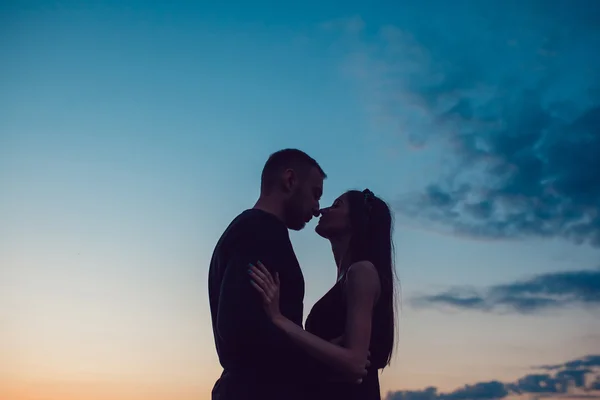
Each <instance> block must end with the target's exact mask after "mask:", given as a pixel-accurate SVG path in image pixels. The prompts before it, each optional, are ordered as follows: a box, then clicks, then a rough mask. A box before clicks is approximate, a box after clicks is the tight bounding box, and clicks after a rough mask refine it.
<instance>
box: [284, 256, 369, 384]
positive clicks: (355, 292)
mask: <svg viewBox="0 0 600 400" xmlns="http://www.w3.org/2000/svg"><path fill="white" fill-rule="evenodd" d="M345 284H346V296H347V316H346V328H345V333H344V342H345V343H344V344H345V347H341V346H338V345H336V344H333V343H330V342H327V341H325V340H323V339H321V338H319V337H318V336H315V335H313V334H312V333H310V332H307V331H305V330H304V329H302V327H299V326H298V325H296V324H294V323H292V322H291V321H289V320H288V319H286V318H277V319H276V320H274V323H275V325H277V326H278V327H279V328H280V329H282V330H283V331H284V332H285V333H287V334H288V335H289V337H290V338H291V339H292V340H293V341H294V342H295V343H296V344H298V345H299V346H301V347H302V348H304V349H305V351H306V352H308V353H310V354H311V355H312V356H313V357H315V358H318V359H320V360H321V361H323V362H324V363H326V364H328V365H330V366H331V367H332V368H334V369H336V370H338V371H340V372H342V373H343V374H344V375H347V376H348V377H349V378H352V379H359V378H362V377H363V376H364V370H365V365H366V364H367V358H368V353H369V344H370V341H371V317H372V315H373V307H374V305H375V302H376V301H377V298H378V296H379V292H380V283H379V276H378V274H377V271H376V270H375V267H374V266H373V264H371V263H370V262H359V263H356V264H353V265H352V266H351V267H350V268H349V269H348V272H347V275H346V282H345Z"/></svg>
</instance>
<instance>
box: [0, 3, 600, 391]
mask: <svg viewBox="0 0 600 400" xmlns="http://www.w3.org/2000/svg"><path fill="white" fill-rule="evenodd" d="M599 9H600V7H599V6H598V4H597V3H596V2H593V1H583V0H580V1H576V2H566V1H552V2H542V1H529V2H465V1H455V2H441V1H425V2H422V1H421V2H377V3H368V4H367V3H366V2H362V3H361V2H326V3H321V4H317V3H312V2H302V3H299V4H285V5H283V4H279V3H275V2H253V3H250V2H237V3H235V2H228V3H227V4H224V3H223V4H220V5H214V4H213V5H210V6H209V5H207V4H206V3H202V2H179V3H174V4H168V3H167V2H153V3H150V2H126V1H122V2H92V1H89V2H75V1H73V2H69V1H63V2H59V3H56V2H16V1H15V2H4V3H2V4H1V5H0V27H1V28H0V33H1V35H0V56H1V57H2V60H3V62H2V63H1V64H0V86H1V87H2V90H1V91H0V191H1V193H2V196H1V197H0V220H1V221H3V222H2V224H1V225H0V300H1V301H0V316H1V317H2V318H3V320H4V321H6V324H5V326H8V329H4V330H3V331H2V332H0V339H1V340H0V355H2V358H4V359H8V360H10V362H9V363H8V364H7V365H6V366H0V393H2V390H4V391H5V393H8V394H10V395H11V396H12V397H11V398H16V399H20V398H31V397H34V398H35V396H37V395H36V394H35V393H34V392H35V389H32V387H31V386H30V384H31V382H33V383H35V384H36V385H37V386H36V387H46V388H48V387H50V388H52V389H51V390H50V389H47V390H49V391H47V394H48V396H50V397H48V398H52V399H53V398H61V399H65V398H81V397H80V396H81V395H82V394H81V393H82V392H85V393H88V394H87V395H86V396H89V393H91V392H93V393H95V395H96V396H97V398H98V399H108V398H111V397H110V396H117V397H118V396H120V397H119V398H126V399H128V400H129V399H132V400H133V399H136V398H138V397H140V398H141V397H144V396H146V397H144V398H149V397H147V396H149V394H148V393H151V394H152V396H154V397H153V398H156V399H163V398H165V399H166V398H172V396H173V395H175V394H176V395H177V396H179V398H182V399H185V398H208V393H209V391H210V387H211V386H212V384H213V383H214V380H215V379H216V377H217V376H218V374H219V371H220V368H219V366H218V363H217V360H216V355H215V353H214V349H213V343H212V332H211V331H210V329H209V328H208V326H209V323H210V320H209V313H208V302H207V293H206V277H207V268H208V261H209V259H210V255H211V252H212V248H213V246H214V244H215V243H216V240H217V239H218V237H219V236H220V234H221V232H222V230H223V229H224V228H225V227H226V225H227V224H228V223H229V221H230V220H231V219H232V218H233V217H234V216H235V215H237V213H239V212H240V211H241V210H243V209H244V208H246V207H250V206H252V204H253V202H254V201H255V199H256V197H257V195H258V186H259V184H258V182H259V176H260V170H261V168H262V165H263V163H264V161H265V160H266V158H267V157H268V155H269V154H270V153H271V152H273V151H276V150H278V149H280V148H284V147H298V148H301V149H303V150H305V151H307V152H308V153H309V154H311V155H312V156H313V157H315V158H316V159H317V160H318V161H319V162H320V163H321V165H322V166H323V168H324V169H325V170H326V172H327V173H328V175H329V178H328V180H327V181H326V184H325V193H324V198H323V203H324V204H325V205H327V204H330V203H331V202H332V201H333V199H335V198H336V197H337V196H338V195H339V194H340V193H342V192H343V191H344V190H346V189H350V188H361V189H362V188H365V187H369V188H370V189H371V190H373V191H374V192H375V193H376V194H378V195H380V196H382V197H383V198H384V199H386V200H387V201H388V202H389V204H390V205H391V206H392V207H393V208H394V211H395V214H396V232H395V241H396V252H397V254H396V262H397V269H398V275H399V277H400V279H401V284H402V316H401V319H400V338H399V347H398V353H397V357H396V360H395V362H394V364H393V366H392V367H391V368H390V369H389V370H386V372H385V373H384V374H383V377H382V386H383V390H384V391H388V390H389V391H396V390H404V389H414V390H421V389H423V388H425V387H427V386H435V387H437V388H438V389H439V391H440V392H443V393H451V392H452V391H454V390H456V388H458V387H460V386H462V385H465V384H475V383H477V382H487V381H493V380H498V381H501V382H514V381H515V380H516V379H518V378H519V377H521V376H525V375H527V374H529V373H530V372H531V371H534V370H535V369H533V370H532V368H533V367H534V366H539V365H558V364H562V363H564V362H567V361H569V360H577V359H582V357H585V356H588V355H592V354H594V353H597V350H598V345H599V344H600V336H598V332H600V322H599V321H600V319H599V318H598V313H597V306H598V303H599V302H600V299H599V298H598V296H597V293H598V291H599V290H598V289H600V284H599V281H598V280H599V279H600V278H599V274H600V273H599V272H598V271H599V270H598V267H600V264H599V261H598V260H600V257H599V254H600V253H599V249H600V220H599V219H598V218H599V212H598V204H600V192H598V189H597V188H598V187H599V186H598V183H600V172H599V171H600V165H599V164H598V162H599V161H598V160H599V158H597V157H596V155H597V154H600V132H599V131H598V126H600V120H599V118H600V108H599V106H600V74H599V73H598V71H599V70H600V68H599V67H600V53H599V52H597V51H595V50H594V49H597V48H600V33H599V31H598V28H597V26H598V23H599V22H600V14H599V13H600V11H599ZM292 240H293V243H294V246H295V249H296V252H297V255H298V258H299V260H300V262H301V265H302V266H303V269H304V271H305V277H306V280H307V296H306V303H305V305H306V310H307V312H308V310H309V309H310V307H311V306H312V304H313V303H314V302H315V301H316V300H317V299H318V298H319V297H320V296H321V295H322V294H324V293H325V291H326V290H327V289H328V287H329V286H330V285H331V284H332V283H333V280H334V275H335V268H334V265H333V260H332V257H331V255H330V250H329V246H328V244H327V243H326V242H324V241H323V240H322V239H321V238H319V237H318V236H317V235H315V234H314V221H313V222H312V223H311V224H309V226H308V227H307V228H306V229H305V230H303V231H302V232H298V233H292ZM594 360H596V359H592V361H590V362H588V364H590V363H591V364H590V365H592V366H597V365H596V364H595V363H596V361H594ZM588 364H586V365H588ZM578 365H579V364H578ZM582 365H583V364H582ZM588 366H589V365H588ZM565 368H566V367H565ZM578 368H579V367H578ZM586 368H587V367H586ZM555 370H556V369H550V370H548V371H555ZM28 382H29V383H28ZM44 385H46V386H44ZM144 385H145V386H144ZM142 387H144V388H146V389H140V388H142ZM502 387H503V388H504V387H509V386H502ZM67 388H71V389H68V390H70V391H68V390H67ZM486 388H491V389H490V390H496V389H498V386H493V385H492V386H490V387H488V386H486ZM509 389H510V390H511V394H514V393H513V392H514V386H513V387H509ZM521 389H522V388H521ZM45 390H46V389H45ZM490 393H491V392H490ZM495 393H496V394H497V392H495ZM455 395H456V396H459V395H460V393H458V394H456V393H455ZM27 396H29V397H27ZM52 396H54V397H52ZM103 396H104V397H103ZM136 396H138V397H136ZM186 396H188V397H186ZM459 397H460V396H459ZM87 398H89V397H87Z"/></svg>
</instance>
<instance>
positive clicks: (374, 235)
mask: <svg viewBox="0 0 600 400" xmlns="http://www.w3.org/2000/svg"><path fill="white" fill-rule="evenodd" d="M346 199H347V200H348V204H349V217H350V225H351V227H352V237H351V238H350V258H351V262H357V261H364V260H367V261H370V262H371V263H373V265H374V266H375V268H376V269H377V272H378V274H379V279H380V281H381V293H380V296H379V300H378V302H377V305H376V307H375V309H374V313H375V315H378V316H379V317H378V318H377V327H376V329H373V330H372V334H374V333H376V336H374V337H373V339H375V340H376V341H377V342H379V345H378V346H377V347H378V348H379V349H381V351H377V353H379V354H373V353H372V354H371V364H372V365H373V366H374V367H375V368H384V367H385V366H386V365H389V364H390V362H391V359H392V353H393V350H394V344H395V336H396V293H395V292H396V289H395V288H396V273H395V268H394V243H393V240H392V234H393V217H392V213H391V211H390V208H389V206H388V205H387V204H386V203H385V202H384V201H383V200H381V199H380V198H379V197H376V196H375V195H374V194H373V193H372V192H371V191H370V190H369V189H365V190H363V191H362V192H361V191H358V190H350V191H348V192H346Z"/></svg>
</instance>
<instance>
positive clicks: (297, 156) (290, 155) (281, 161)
mask: <svg viewBox="0 0 600 400" xmlns="http://www.w3.org/2000/svg"><path fill="white" fill-rule="evenodd" d="M313 167H314V168H317V170H318V171H319V172H320V173H321V175H322V176H323V178H327V175H326V174H325V172H324V171H323V169H322V168H321V166H320V165H319V163H317V162H316V161H315V160H314V158H312V157H311V156H309V155H308V154H306V153H305V152H303V151H302V150H298V149H283V150H279V151H276V152H275V153H273V154H271V155H270V156H269V159H268V160H267V162H266V163H265V166H264V167H263V170H262V174H261V176H260V190H261V192H262V193H268V192H269V191H271V189H272V188H273V186H274V185H275V183H276V182H277V179H278V178H279V175H280V174H281V173H282V172H283V171H285V170H286V169H288V168H291V169H293V170H294V171H296V173H298V174H299V175H300V176H306V175H308V172H309V171H310V169H311V168H313Z"/></svg>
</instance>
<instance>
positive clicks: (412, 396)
mask: <svg viewBox="0 0 600 400" xmlns="http://www.w3.org/2000/svg"><path fill="white" fill-rule="evenodd" d="M599 367H600V356H598V355H590V356H587V357H583V358H581V359H577V360H573V361H569V362H567V363H565V364H561V366H560V367H557V368H556V371H554V372H553V373H540V374H529V375H526V376H523V377H522V378H520V379H518V380H517V381H516V382H511V383H503V382H500V381H489V382H479V383H476V384H473V385H466V386H464V387H462V388H460V389H457V390H455V391H453V392H449V393H440V392H438V391H437V389H436V388H435V387H429V388H426V389H424V390H415V391H397V392H389V393H388V394H387V396H386V397H385V399H386V400H469V399H480V400H488V399H489V400H491V399H503V398H507V397H510V396H515V395H527V394H529V395H535V397H537V398H541V397H546V396H548V397H549V396H552V397H556V398H574V397H582V398H588V399H600V368H599Z"/></svg>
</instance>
